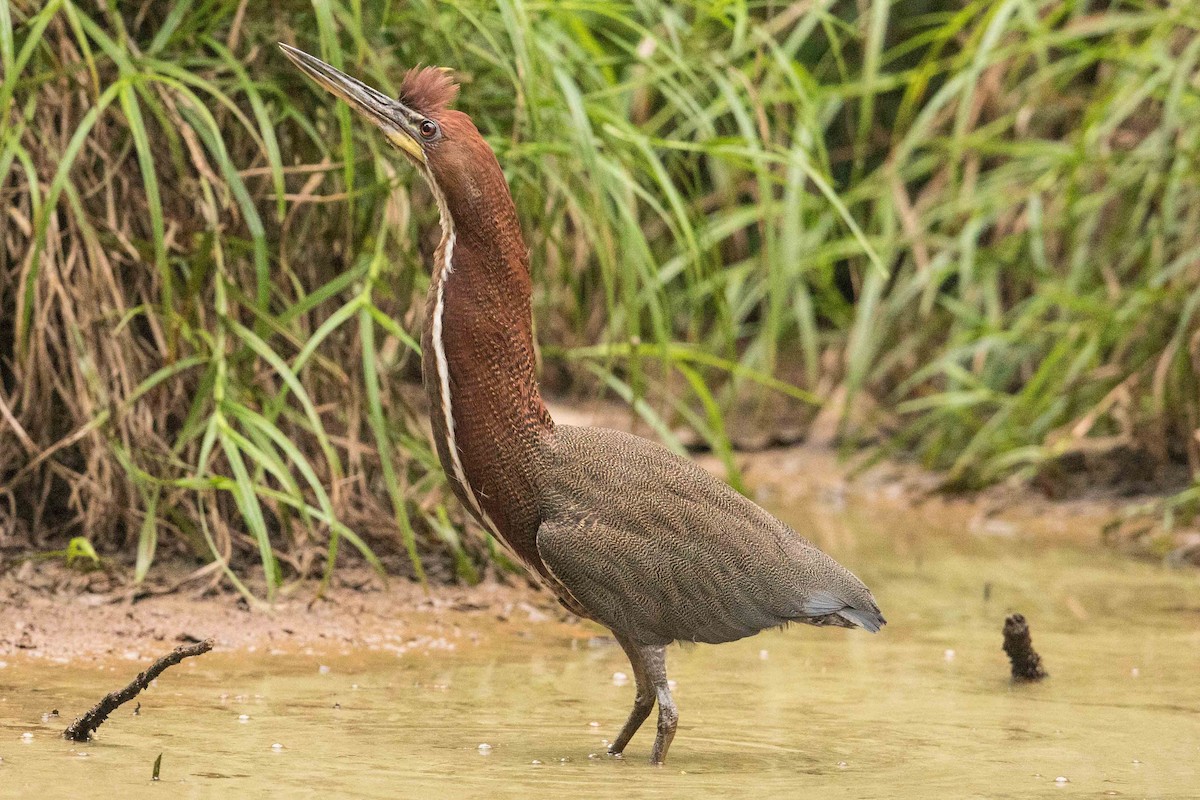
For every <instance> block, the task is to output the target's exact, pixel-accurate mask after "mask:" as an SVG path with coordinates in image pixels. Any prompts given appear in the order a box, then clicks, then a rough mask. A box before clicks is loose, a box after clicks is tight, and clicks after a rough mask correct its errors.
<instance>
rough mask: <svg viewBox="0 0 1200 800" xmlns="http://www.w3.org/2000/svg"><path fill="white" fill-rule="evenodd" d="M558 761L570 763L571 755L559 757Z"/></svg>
mask: <svg viewBox="0 0 1200 800" xmlns="http://www.w3.org/2000/svg"><path fill="white" fill-rule="evenodd" d="M558 763H560V764H569V763H571V757H570V756H567V757H566V758H560V759H559V760H558Z"/></svg>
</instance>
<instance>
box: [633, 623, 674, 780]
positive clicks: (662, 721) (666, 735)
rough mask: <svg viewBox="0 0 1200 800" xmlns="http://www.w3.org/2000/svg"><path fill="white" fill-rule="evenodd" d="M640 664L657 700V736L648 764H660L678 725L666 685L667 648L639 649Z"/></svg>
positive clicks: (669, 691)
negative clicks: (640, 652) (644, 669)
mask: <svg viewBox="0 0 1200 800" xmlns="http://www.w3.org/2000/svg"><path fill="white" fill-rule="evenodd" d="M641 651H642V663H643V664H645V667H646V677H648V678H649V679H650V684H651V685H652V686H653V687H654V695H655V697H656V698H657V700H658V735H657V736H655V737H654V749H653V750H651V751H650V763H651V764H662V763H663V762H664V761H666V760H667V750H668V749H670V747H671V740H672V739H674V738H675V726H676V725H677V724H678V723H679V712H678V711H676V710H675V701H674V700H672V699H671V687H670V686H668V685H667V648H666V647H663V646H662V645H655V646H646V647H642V648H641Z"/></svg>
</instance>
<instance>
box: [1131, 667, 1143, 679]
mask: <svg viewBox="0 0 1200 800" xmlns="http://www.w3.org/2000/svg"><path fill="white" fill-rule="evenodd" d="M1141 674H1142V671H1141V670H1140V669H1138V668H1137V667H1134V668H1133V669H1131V670H1129V677H1131V678H1136V677H1138V676H1139V675H1141Z"/></svg>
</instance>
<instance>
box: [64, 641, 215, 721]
mask: <svg viewBox="0 0 1200 800" xmlns="http://www.w3.org/2000/svg"><path fill="white" fill-rule="evenodd" d="M212 649H213V640H212V639H205V640H204V641H203V642H197V643H196V644H183V645H180V646H179V647H176V648H175V649H174V650H172V651H171V652H170V653H168V654H167V655H165V656H163V657H162V658H160V659H159V660H158V661H155V662H154V663H153V664H151V665H150V667H149V668H148V669H147V670H146V671H145V672H143V673H141V674H139V675H138V676H137V677H136V678H134V679H133V681H131V682H130V684H129V685H128V686H126V687H125V688H124V689H122V690H121V691H119V692H112V693H110V694H107V695H105V696H104V699H102V700H101V701H100V702H99V703H96V705H94V706H92V710H91V711H89V712H87V713H86V714H84V715H83V716H82V717H80V718H79V719H77V720H75V721H74V722H72V723H71V724H70V726H69V727H68V728H67V729H66V730H65V731H63V738H64V739H70V740H71V741H73V742H86V741H87V740H88V739H90V738H91V736H92V733H93V732H94V731H95V730H96V729H97V728H99V727H100V726H101V725H103V724H104V720H106V719H108V715H109V714H111V713H112V712H114V711H116V710H117V708H118V707H119V706H120V705H121V704H122V703H128V702H129V701H130V700H132V699H133V698H135V697H137V696H138V695H139V694H140V693H141V692H142V690H143V689H145V688H146V687H147V686H149V685H150V681H152V680H154V679H155V678H157V677H158V676H159V675H161V674H162V673H163V671H164V670H166V668H167V667H173V666H175V665H176V664H178V663H179V662H180V661H183V660H184V659H185V658H190V657H191V656H198V655H203V654H204V653H207V652H208V651H209V650H212Z"/></svg>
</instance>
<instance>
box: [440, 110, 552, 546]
mask: <svg viewBox="0 0 1200 800" xmlns="http://www.w3.org/2000/svg"><path fill="white" fill-rule="evenodd" d="M471 127H472V130H473V128H474V126H471ZM475 135H476V137H478V134H477V133H476V134H475ZM478 145H482V147H478V146H476V147H474V148H473V149H472V152H473V154H474V155H475V156H476V157H475V158H474V159H473V163H472V164H470V165H469V169H467V170H462V169H458V170H455V171H452V172H447V171H446V169H445V167H444V165H439V164H437V163H430V164H429V165H428V167H427V168H426V169H427V175H426V177H427V178H428V180H429V183H430V186H431V187H432V189H433V192H434V195H435V197H436V198H437V200H438V206H439V211H440V213H441V216H442V220H441V221H442V241H441V244H440V245H439V246H438V248H437V251H436V252H435V256H434V264H433V269H432V276H433V277H432V281H431V283H430V290H429V297H428V314H427V322H426V329H425V334H424V340H423V367H424V373H425V383H426V388H427V391H428V393H429V399H430V403H431V421H432V427H433V432H434V440H435V444H436V445H437V448H438V455H439V457H440V459H441V461H442V466H443V467H444V469H445V471H446V475H447V477H448V478H449V480H450V483H451V486H452V487H453V489H454V492H455V494H456V495H457V496H458V497H459V499H460V500H461V501H462V503H463V505H464V506H465V507H466V508H467V509H468V511H470V512H471V514H472V515H473V516H475V517H476V518H477V519H478V520H479V521H480V522H481V523H482V524H483V525H484V526H485V527H486V528H488V529H489V530H490V531H491V532H492V533H493V535H495V536H497V537H498V538H500V539H501V540H502V542H504V543H505V544H507V545H509V547H510V548H511V549H512V550H513V551H515V554H516V555H517V556H518V557H519V558H520V559H521V560H522V561H524V562H525V563H526V564H528V565H530V566H533V567H535V568H538V567H540V564H541V561H540V559H539V558H537V549H536V541H535V538H536V534H537V527H538V524H539V523H540V521H541V520H540V510H539V507H540V497H539V492H538V485H537V474H538V465H539V463H540V451H541V448H542V447H544V446H545V444H546V443H547V442H548V440H549V438H550V437H551V436H552V435H553V429H554V423H553V421H552V420H551V418H550V414H549V412H548V411H547V409H546V405H545V403H544V402H543V401H542V396H541V392H540V391H539V390H538V384H537V376H536V356H535V351H534V342H533V325H532V315H531V307H530V305H531V294H532V285H531V281H530V276H529V257H528V251H527V250H526V248H525V245H524V242H523V241H522V238H521V229H520V225H519V223H518V222H517V214H516V208H515V206H514V205H513V201H512V197H511V195H510V194H509V191H508V186H507V184H506V183H505V180H504V175H503V173H502V172H501V170H500V165H499V164H498V163H497V161H496V158H495V155H494V154H493V153H492V151H491V149H490V148H488V146H487V144H486V143H484V142H483V140H482V138H479V139H478ZM439 167H442V168H441V169H439ZM464 175H465V176H466V177H465V178H462V176H464Z"/></svg>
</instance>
